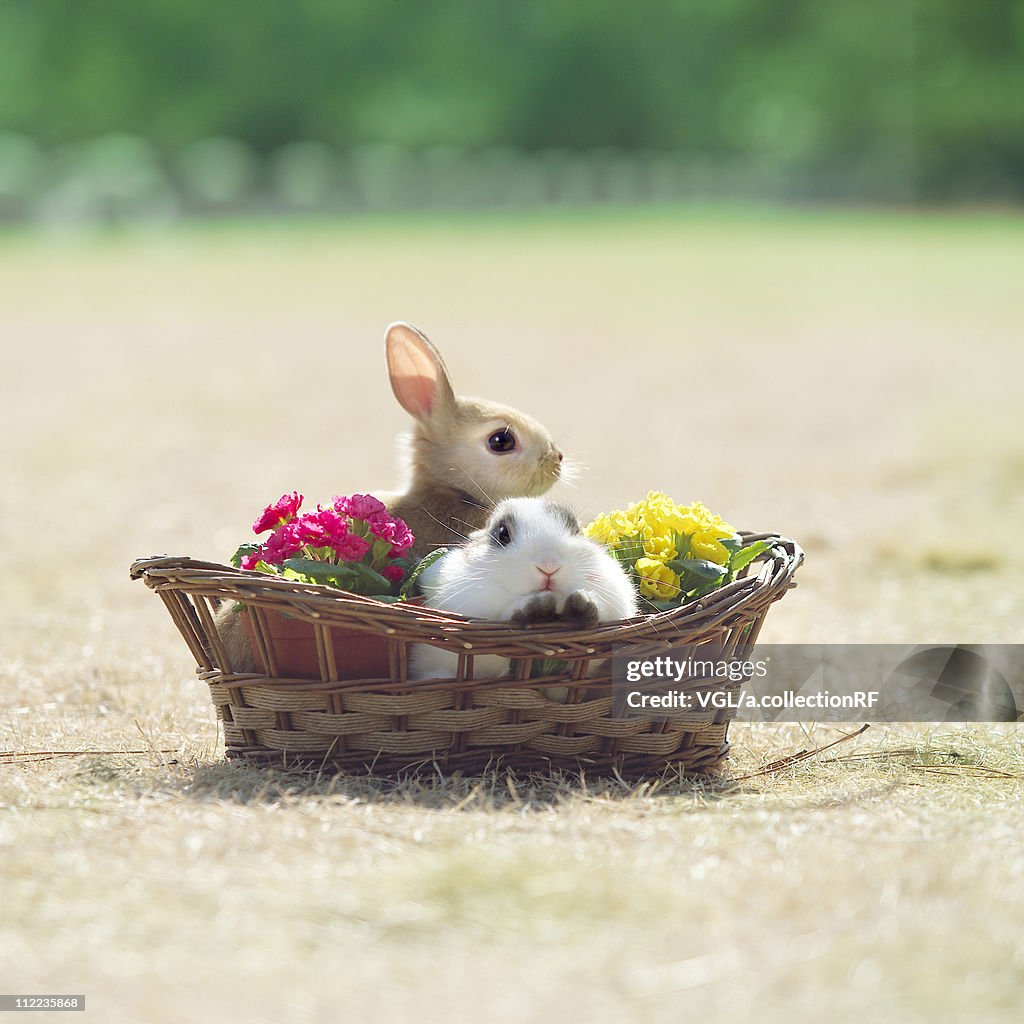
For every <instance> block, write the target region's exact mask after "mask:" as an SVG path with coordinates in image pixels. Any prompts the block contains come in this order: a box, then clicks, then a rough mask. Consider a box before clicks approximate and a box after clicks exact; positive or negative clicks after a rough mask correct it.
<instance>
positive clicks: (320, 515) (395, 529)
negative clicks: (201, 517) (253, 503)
mask: <svg viewBox="0 0 1024 1024" xmlns="http://www.w3.org/2000/svg"><path fill="white" fill-rule="evenodd" d="M302 501H303V497H302V495H301V494H299V493H298V491H293V492H292V493H291V494H285V495H282V496H281V498H280V500H278V501H276V502H274V503H273V504H272V505H268V506H267V507H266V508H265V509H264V510H263V512H262V514H261V515H260V517H259V518H258V519H257V520H256V522H255V523H253V532H254V533H256V534H261V533H266V532H268V531H269V532H270V536H269V537H268V538H267V539H266V540H265V541H264V542H263V543H262V544H243V545H242V546H241V547H240V548H239V549H238V550H237V551H236V552H235V556H234V558H233V559H232V562H233V563H234V564H235V565H237V566H239V567H240V568H242V569H255V570H256V571H257V572H266V573H274V574H277V575H281V576H285V577H286V578H288V579H299V580H302V581H303V582H306V583H327V584H330V585H331V586H335V587H340V588H341V589H343V590H350V591H353V592H354V593H359V594H367V595H371V596H374V597H382V596H385V595H390V596H392V597H394V596H396V594H397V588H398V587H399V585H400V584H401V583H402V582H403V581H404V579H405V577H406V574H407V572H408V571H409V568H410V559H409V558H407V557H406V556H407V555H408V554H409V551H410V549H411V548H412V546H413V542H414V540H415V538H414V537H413V535H412V532H411V531H410V530H409V527H408V526H407V525H406V523H405V521H404V520H402V519H399V518H398V517H397V516H392V515H390V514H389V513H388V511H387V509H386V508H385V507H384V503H383V502H381V501H378V500H377V499H376V498H374V497H373V496H372V495H369V494H353V495H352V496H351V497H345V496H342V497H336V498H335V499H334V501H333V503H332V504H331V505H329V506H327V507H326V508H325V507H324V506H322V505H317V507H316V511H314V512H304V513H302V514H301V515H300V514H299V509H300V508H301V507H302Z"/></svg>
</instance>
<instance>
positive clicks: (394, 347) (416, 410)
mask: <svg viewBox="0 0 1024 1024" xmlns="http://www.w3.org/2000/svg"><path fill="white" fill-rule="evenodd" d="M385 343H386V346H387V355H388V375H389V376H390V377H391V390H392V391H394V393H395V398H397V399H398V401H399V402H400V403H401V405H402V408H403V409H405V411H406V412H407V413H409V414H410V415H411V416H415V417H416V419H423V418H425V417H429V416H432V415H433V414H434V413H436V412H438V411H439V410H440V409H445V408H451V407H452V406H453V405H454V404H455V392H454V391H453V390H452V382H451V380H450V379H449V377H448V371H447V370H446V369H445V365H444V360H443V359H442V358H441V354H440V353H439V352H438V351H437V349H436V348H434V346H433V345H431V344H430V342H429V341H427V339H426V336H425V335H423V334H421V333H420V332H419V331H418V330H416V328H415V327H413V326H412V324H406V323H403V322H402V321H400V320H399V321H398V322H397V323H393V324H392V325H391V326H390V327H389V328H388V330H387V334H386V336H385Z"/></svg>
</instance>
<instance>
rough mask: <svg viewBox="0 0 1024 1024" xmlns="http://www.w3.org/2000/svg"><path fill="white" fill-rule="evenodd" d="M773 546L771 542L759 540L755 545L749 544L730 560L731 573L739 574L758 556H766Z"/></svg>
mask: <svg viewBox="0 0 1024 1024" xmlns="http://www.w3.org/2000/svg"><path fill="white" fill-rule="evenodd" d="M771 546H772V545H771V542H770V541H767V540H759V541H755V542H754V543H753V544H748V545H747V546H746V547H745V548H742V549H740V550H739V551H737V552H736V553H735V554H733V556H732V557H731V558H730V559H729V571H730V572H731V573H737V572H739V571H740V569H742V568H743V567H744V566H746V565H749V564H750V563H751V562H752V561H753V560H754V559H755V558H757V556H758V555H761V554H764V552H765V551H767V550H768V549H769V548H770V547H771Z"/></svg>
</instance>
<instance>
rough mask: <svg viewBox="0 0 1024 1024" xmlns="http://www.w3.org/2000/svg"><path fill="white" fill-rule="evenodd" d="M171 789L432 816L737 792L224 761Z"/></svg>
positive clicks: (723, 784) (608, 780) (718, 782)
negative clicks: (343, 803) (353, 804)
mask: <svg viewBox="0 0 1024 1024" xmlns="http://www.w3.org/2000/svg"><path fill="white" fill-rule="evenodd" d="M185 772H186V773H185V774H183V775H180V776H178V777H177V778H176V779H175V778H172V777H169V778H166V779H165V782H166V783H169V784H170V786H169V788H171V789H173V790H175V791H176V792H178V793H180V794H181V795H182V796H185V797H187V798H189V799H193V800H196V801H229V802H234V803H240V804H249V803H279V802H289V801H293V800H300V799H305V798H313V799H331V798H341V799H344V800H349V801H352V800H356V801H359V802H363V803H372V804H381V805H402V806H408V805H414V806H418V807H421V808H424V809H430V810H438V811H459V810H464V809H474V810H476V809H479V808H480V807H481V806H486V807H488V808H490V809H495V810H501V809H523V808H525V807H531V808H535V809H537V810H541V809H545V808H552V807H557V806H559V805H561V804H563V803H565V802H567V801H569V800H579V799H600V800H622V801H628V800H631V799H638V798H648V797H651V796H655V795H662V796H673V797H690V798H691V799H693V800H694V801H695V802H696V803H704V802H706V801H708V800H715V799H721V798H722V797H724V796H726V795H728V794H730V793H735V792H738V791H739V787H737V785H736V784H735V783H733V782H731V781H730V780H728V779H715V778H690V777H680V776H679V774H678V773H666V774H665V775H662V776H657V777H650V778H646V779H638V780H627V779H618V778H615V777H613V776H607V775H600V776H598V775H595V776H588V775H587V774H586V771H585V770H583V771H581V772H580V773H573V772H568V771H552V772H550V773H544V772H516V771H513V770H507V769H502V768H495V769H490V770H486V771H483V772H479V773H476V774H462V773H453V774H441V773H440V772H435V773H428V772H420V773H417V774H400V775H386V776H385V775H372V774H368V775H355V774H344V773H337V774H335V773H330V772H316V771H303V770H299V769H286V768H275V767H268V766H263V765H251V764H246V763H245V762H241V761H239V762H235V761H224V762H217V763H212V764H202V763H200V764H196V765H194V766H193V767H192V768H191V769H186V770H185Z"/></svg>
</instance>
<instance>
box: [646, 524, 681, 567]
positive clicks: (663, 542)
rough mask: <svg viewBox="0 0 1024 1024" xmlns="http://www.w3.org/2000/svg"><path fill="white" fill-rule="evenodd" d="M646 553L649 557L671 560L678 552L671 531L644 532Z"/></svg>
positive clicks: (663, 560) (660, 560)
mask: <svg viewBox="0 0 1024 1024" xmlns="http://www.w3.org/2000/svg"><path fill="white" fill-rule="evenodd" d="M644 554H645V555H647V556H648V558H655V559H657V560H658V561H659V562H670V561H671V560H672V559H673V558H675V557H676V555H677V554H678V552H677V551H676V546H675V545H674V544H673V543H672V535H671V534H670V533H658V534H653V535H651V534H649V533H647V532H646V531H645V533H644Z"/></svg>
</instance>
